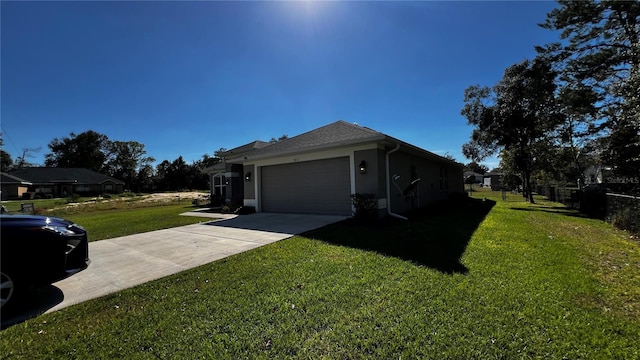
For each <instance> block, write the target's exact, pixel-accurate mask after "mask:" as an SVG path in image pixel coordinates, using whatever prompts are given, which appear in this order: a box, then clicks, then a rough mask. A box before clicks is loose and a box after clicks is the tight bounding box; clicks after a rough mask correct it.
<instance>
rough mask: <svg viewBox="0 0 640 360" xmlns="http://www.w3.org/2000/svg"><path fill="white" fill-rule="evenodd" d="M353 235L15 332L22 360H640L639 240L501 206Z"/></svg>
mask: <svg viewBox="0 0 640 360" xmlns="http://www.w3.org/2000/svg"><path fill="white" fill-rule="evenodd" d="M474 196H477V197H480V198H482V197H487V198H488V200H487V201H485V202H482V201H480V200H479V201H476V202H472V203H470V204H467V205H464V206H454V207H448V208H446V209H438V211H437V212H432V213H428V212H427V213H421V214H414V215H413V217H412V219H413V220H412V222H411V223H404V222H399V221H386V222H379V223H376V224H369V225H362V224H355V223H352V222H343V223H339V224H334V225H331V226H328V227H325V228H323V229H320V230H316V231H313V232H311V233H308V234H305V236H296V237H293V238H290V239H287V240H284V241H280V242H277V243H274V244H271V245H268V246H264V247H261V248H258V249H255V250H252V251H249V252H246V253H242V254H238V255H235V256H232V257H229V258H227V259H224V260H221V261H217V262H214V263H211V264H207V265H204V266H201V267H199V268H196V269H192V270H189V271H185V272H183V273H180V274H176V275H173V276H169V277H166V278H164V279H160V280H158V281H154V282H151V283H147V284H144V285H142V286H138V287H136V288H132V289H128V290H125V291H121V292H119V293H115V294H112V295H109V296H106V297H103V298H100V299H96V300H92V301H88V302H85V303H82V304H78V305H76V306H73V307H70V308H66V309H63V310H61V311H58V312H55V313H51V314H45V315H42V316H40V317H38V318H35V319H32V320H29V321H27V322H24V323H22V324H18V325H15V326H13V327H10V328H8V329H6V330H4V331H3V332H2V334H1V336H0V344H1V346H2V349H3V350H2V351H3V356H4V357H6V358H9V359H10V358H25V359H44V358H63V357H64V358H78V359H84V358H154V359H155V358H160V359H166V358H223V359H224V358H226V359H236V358H296V359H297V358H326V359H335V358H351V359H365V358H366V359H368V358H383V359H387V358H434V359H470V358H478V359H494V358H496V359H498V358H499V359H512V358H513V359H533V358H537V359H539V358H552V359H561V358H570V359H580V358H584V359H593V358H598V359H638V358H640V345H639V344H638V334H640V282H638V279H639V278H640V265H639V264H640V254H639V252H638V242H637V240H633V239H629V236H628V233H625V232H622V231H619V230H616V229H614V228H612V227H611V226H610V225H608V224H606V223H603V222H600V221H595V220H590V219H585V218H581V217H580V216H579V215H578V214H577V213H575V212H572V211H570V210H567V209H565V208H563V207H561V206H560V205H558V204H554V203H549V202H545V201H539V204H535V205H530V204H527V203H524V202H521V201H520V199H521V198H519V197H516V196H511V195H510V196H509V199H508V201H502V200H499V198H500V194H499V193H498V194H497V195H495V194H494V193H486V192H476V193H474Z"/></svg>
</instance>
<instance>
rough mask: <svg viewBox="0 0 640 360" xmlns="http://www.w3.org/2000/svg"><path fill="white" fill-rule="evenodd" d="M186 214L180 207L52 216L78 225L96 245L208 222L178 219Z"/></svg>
mask: <svg viewBox="0 0 640 360" xmlns="http://www.w3.org/2000/svg"><path fill="white" fill-rule="evenodd" d="M190 210H193V207H192V206H191V205H184V204H183V205H164V206H154V207H142V208H133V209H112V210H100V211H92V212H78V213H68V214H65V213H57V214H56V215H57V216H61V217H63V218H65V219H68V220H71V221H73V222H75V223H77V224H80V225H82V227H84V228H85V229H87V231H88V233H89V241H96V240H102V239H109V238H114V237H118V236H125V235H131V234H138V233H142V232H147V231H153V230H160V229H168V228H172V227H176V226H182V225H189V224H196V223H199V222H203V221H211V220H212V219H210V218H199V217H193V216H180V214H182V213H184V212H187V211H190Z"/></svg>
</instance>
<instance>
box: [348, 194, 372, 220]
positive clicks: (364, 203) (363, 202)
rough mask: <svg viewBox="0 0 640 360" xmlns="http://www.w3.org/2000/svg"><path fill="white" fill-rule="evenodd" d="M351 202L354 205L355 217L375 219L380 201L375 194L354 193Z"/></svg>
mask: <svg viewBox="0 0 640 360" xmlns="http://www.w3.org/2000/svg"><path fill="white" fill-rule="evenodd" d="M351 203H352V204H353V207H354V212H353V217H354V218H355V219H358V220H365V219H375V218H376V215H377V214H376V209H377V206H378V201H377V200H376V198H375V196H374V195H373V194H360V193H356V194H352V195H351Z"/></svg>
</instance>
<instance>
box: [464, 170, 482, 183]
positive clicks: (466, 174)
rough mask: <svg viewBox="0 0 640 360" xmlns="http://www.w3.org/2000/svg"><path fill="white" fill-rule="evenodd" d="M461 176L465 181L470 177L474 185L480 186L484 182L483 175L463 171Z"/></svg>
mask: <svg viewBox="0 0 640 360" xmlns="http://www.w3.org/2000/svg"><path fill="white" fill-rule="evenodd" d="M463 176H464V179H465V180H466V179H468V178H470V177H472V178H473V183H474V184H482V183H483V182H484V175H482V174H479V173H477V172H473V171H465V172H464V174H463Z"/></svg>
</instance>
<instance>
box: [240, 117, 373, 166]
mask: <svg viewBox="0 0 640 360" xmlns="http://www.w3.org/2000/svg"><path fill="white" fill-rule="evenodd" d="M384 138H385V135H384V134H383V133H381V132H378V131H375V130H371V129H369V128H366V127H363V126H358V125H354V124H349V123H347V122H346V121H343V120H339V121H336V122H334V123H331V124H329V125H325V126H323V127H320V128H317V129H314V130H311V131H308V132H306V133H303V134H300V135H297V136H294V137H291V138H288V139H284V140H281V141H278V142H276V143H272V144H270V145H269V146H266V147H263V148H260V149H256V150H255V151H253V152H251V153H250V155H251V156H252V157H256V156H258V157H261V156H268V155H270V154H279V153H290V152H296V151H304V150H312V149H318V148H323V147H334V146H340V145H352V144H357V143H360V142H367V141H375V140H382V139H384ZM236 158H237V157H236Z"/></svg>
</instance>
